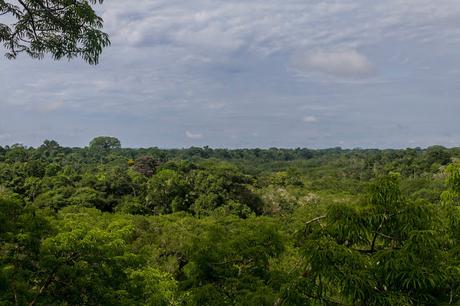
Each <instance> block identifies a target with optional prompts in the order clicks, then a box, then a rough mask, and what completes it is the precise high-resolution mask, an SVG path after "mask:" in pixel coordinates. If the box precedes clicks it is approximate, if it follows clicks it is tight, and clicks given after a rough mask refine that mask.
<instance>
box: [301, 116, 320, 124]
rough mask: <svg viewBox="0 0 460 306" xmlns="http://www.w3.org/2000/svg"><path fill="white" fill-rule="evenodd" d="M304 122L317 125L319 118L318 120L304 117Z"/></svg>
mask: <svg viewBox="0 0 460 306" xmlns="http://www.w3.org/2000/svg"><path fill="white" fill-rule="evenodd" d="M302 121H303V122H305V123H316V122H318V118H316V117H315V116H304V117H303V118H302Z"/></svg>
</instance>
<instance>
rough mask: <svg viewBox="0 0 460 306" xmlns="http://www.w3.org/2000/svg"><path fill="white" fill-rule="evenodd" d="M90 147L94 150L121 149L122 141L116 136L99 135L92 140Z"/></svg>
mask: <svg viewBox="0 0 460 306" xmlns="http://www.w3.org/2000/svg"><path fill="white" fill-rule="evenodd" d="M89 148H90V149H92V150H99V151H108V150H112V149H120V148H121V143H120V140H118V139H117V138H115V137H109V136H99V137H96V138H94V139H93V140H91V141H90V143H89Z"/></svg>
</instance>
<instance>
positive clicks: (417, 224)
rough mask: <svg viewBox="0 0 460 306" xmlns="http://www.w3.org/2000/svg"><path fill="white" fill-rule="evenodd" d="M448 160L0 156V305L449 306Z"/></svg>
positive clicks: (412, 154) (250, 154) (455, 274)
mask: <svg viewBox="0 0 460 306" xmlns="http://www.w3.org/2000/svg"><path fill="white" fill-rule="evenodd" d="M459 158H460V150H459V149H457V148H453V149H447V148H443V147H432V148H428V149H407V150H359V149H356V150H342V149H339V148H334V149H326V150H308V149H292V150H288V149H274V148H272V149H268V150H261V149H239V150H225V149H211V148H208V147H205V148H190V149H182V150H175V149H172V150H162V149H158V148H145V149H130V148H121V146H120V142H119V140H118V139H116V138H114V137H106V136H102V137H96V138H95V140H93V141H92V143H91V145H90V146H88V147H85V148H68V147H63V146H61V145H59V144H58V143H57V142H56V141H52V140H46V141H45V142H44V143H43V145H41V146H40V147H38V148H31V147H26V146H23V145H19V144H16V145H12V146H5V147H2V148H0V304H1V305H216V304H217V305H244V306H249V305H273V306H280V305H286V306H287V305H377V306H379V305H382V306H383V305H404V306H406V305H407V306H411V305H422V306H423V305H425V306H430V305H458V303H459V302H460V281H459V280H460V238H459V237H460V205H459V194H460V165H459V164H458V163H457V162H456V161H457V160H459Z"/></svg>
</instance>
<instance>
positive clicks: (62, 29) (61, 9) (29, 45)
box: [0, 0, 110, 65]
mask: <svg viewBox="0 0 460 306" xmlns="http://www.w3.org/2000/svg"><path fill="white" fill-rule="evenodd" d="M102 2H103V1H102V0H77V1H66V0H47V1H44V0H18V1H4V0H2V1H0V16H6V17H7V18H9V19H12V20H14V22H12V23H11V24H3V23H0V43H3V46H4V47H5V49H6V50H7V51H8V52H7V53H6V56H7V57H8V58H10V59H14V58H16V57H17V56H18V54H20V53H22V52H25V53H27V54H28V55H29V56H31V57H33V58H39V59H41V58H43V57H44V55H45V54H48V53H49V54H51V56H52V57H53V58H54V59H56V60H59V59H61V58H63V57H66V58H68V59H71V58H74V57H82V58H83V59H84V60H85V61H86V62H88V63H89V64H92V65H95V64H97V63H98V61H99V56H100V54H101V52H102V49H103V48H104V47H107V46H108V45H109V44H110V40H109V37H108V35H107V34H106V33H104V32H102V31H101V28H102V26H103V20H102V18H101V17H99V16H98V15H97V14H96V12H95V10H94V9H93V8H92V6H91V5H94V4H96V3H102ZM7 20H8V19H7Z"/></svg>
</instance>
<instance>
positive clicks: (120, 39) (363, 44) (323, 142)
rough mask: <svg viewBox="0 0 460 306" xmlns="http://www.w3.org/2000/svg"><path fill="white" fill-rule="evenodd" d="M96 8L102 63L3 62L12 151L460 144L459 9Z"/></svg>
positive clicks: (360, 1)
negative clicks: (94, 142)
mask: <svg viewBox="0 0 460 306" xmlns="http://www.w3.org/2000/svg"><path fill="white" fill-rule="evenodd" d="M97 10H98V12H99V13H100V14H101V15H102V17H103V19H104V21H105V24H104V30H105V31H106V32H108V33H109V34H110V37H111V41H112V45H111V46H110V47H109V48H107V49H105V50H104V52H103V55H102V57H101V60H100V63H99V65H97V66H90V65H88V64H86V63H85V62H83V61H82V60H80V59H76V60H72V61H67V60H61V61H57V62H56V61H52V60H50V59H44V60H39V61H37V60H32V59H29V58H27V57H26V56H25V55H22V56H19V57H18V59H16V60H13V61H10V60H8V59H6V58H2V57H0V145H11V144H14V143H22V144H24V145H27V146H38V145H40V144H41V143H42V142H43V140H45V139H54V140H56V141H58V142H59V143H60V144H61V145H64V146H86V145H88V143H89V141H90V140H91V139H92V138H94V137H96V136H99V135H107V136H115V137H117V138H119V139H120V141H121V143H122V145H123V146H124V147H152V146H158V147H162V148H182V147H190V146H205V145H208V146H211V147H221V148H242V147H261V148H268V147H287V148H289V147H308V148H326V147H336V146H341V147H344V148H355V147H361V148H406V147H417V146H420V147H426V146H430V145H435V144H439V145H444V146H447V147H454V146H460V121H459V120H458V118H459V114H460V100H459V98H460V1H458V0H436V1H433V0H385V1H374V0H337V1H332V0H331V1H316V0H251V1H247V0H245V1H243V0H195V1H190V0H189V1H186V0H181V1H180V0H137V1H123V0H106V1H104V4H103V5H101V6H98V7H97ZM1 18H2V17H0V22H1ZM0 52H3V50H1V49H0Z"/></svg>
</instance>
